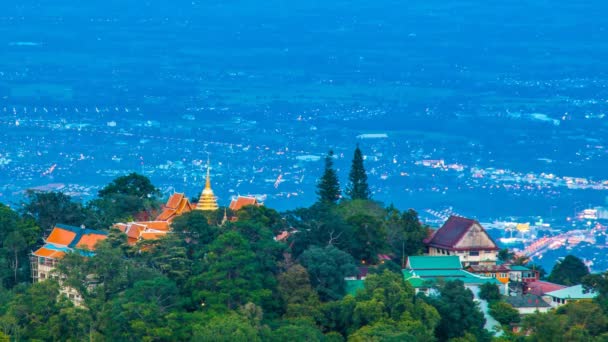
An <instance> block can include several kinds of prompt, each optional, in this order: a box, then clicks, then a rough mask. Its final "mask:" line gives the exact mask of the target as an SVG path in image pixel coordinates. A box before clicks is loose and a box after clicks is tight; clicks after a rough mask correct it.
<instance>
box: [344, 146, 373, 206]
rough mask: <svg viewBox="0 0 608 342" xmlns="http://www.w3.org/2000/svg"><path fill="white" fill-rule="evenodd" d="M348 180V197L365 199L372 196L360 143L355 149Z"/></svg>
mask: <svg viewBox="0 0 608 342" xmlns="http://www.w3.org/2000/svg"><path fill="white" fill-rule="evenodd" d="M348 180H349V184H348V186H347V188H346V194H347V195H348V197H350V198H351V199H363V200H367V199H370V198H371V191H370V190H369V186H368V185H367V173H366V172H365V167H364V166H363V154H362V153H361V149H359V145H357V148H356V149H355V154H354V156H353V162H352V165H351V169H350V173H349V174H348Z"/></svg>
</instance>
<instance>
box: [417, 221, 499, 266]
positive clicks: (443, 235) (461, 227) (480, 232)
mask: <svg viewBox="0 0 608 342" xmlns="http://www.w3.org/2000/svg"><path fill="white" fill-rule="evenodd" d="M424 242H425V244H426V247H427V249H428V252H427V255H429V256H451V255H456V256H458V257H459V258H460V262H461V263H462V265H463V266H464V267H468V266H475V265H496V261H497V259H498V250H499V248H498V246H497V245H496V243H495V242H494V240H492V238H491V237H490V236H489V235H488V233H487V232H486V230H485V229H484V228H483V227H482V226H481V224H479V222H477V221H475V220H471V219H467V218H464V217H459V216H450V218H449V219H448V220H447V221H446V222H445V223H444V224H443V226H442V227H441V228H439V229H438V230H436V231H435V232H434V233H433V234H432V235H431V236H430V237H429V238H427V239H426V240H425V241H424Z"/></svg>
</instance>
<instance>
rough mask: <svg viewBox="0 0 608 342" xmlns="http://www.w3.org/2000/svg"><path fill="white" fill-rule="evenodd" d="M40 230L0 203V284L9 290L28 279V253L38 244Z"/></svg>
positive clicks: (27, 219)
mask: <svg viewBox="0 0 608 342" xmlns="http://www.w3.org/2000/svg"><path fill="white" fill-rule="evenodd" d="M40 233H41V231H40V228H38V226H37V225H36V224H35V223H34V221H33V220H32V219H30V218H27V217H26V218H21V217H19V215H18V214H17V212H15V211H13V210H12V209H11V208H9V207H7V206H5V205H4V204H1V203H0V284H1V285H2V286H4V287H7V288H10V287H13V286H15V285H16V284H18V283H19V282H23V281H28V280H29V279H30V273H29V272H30V265H29V259H28V252H29V251H30V250H31V249H33V247H34V246H35V245H36V243H37V242H38V239H39V236H40Z"/></svg>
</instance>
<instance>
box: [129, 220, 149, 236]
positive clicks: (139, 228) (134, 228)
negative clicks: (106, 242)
mask: <svg viewBox="0 0 608 342" xmlns="http://www.w3.org/2000/svg"><path fill="white" fill-rule="evenodd" d="M144 230H146V226H143V225H140V224H137V223H132V224H131V226H130V227H129V230H128V231H127V236H128V237H130V238H133V239H137V238H138V237H139V235H140V234H141V232H143V231H144Z"/></svg>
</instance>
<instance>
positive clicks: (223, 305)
mask: <svg viewBox="0 0 608 342" xmlns="http://www.w3.org/2000/svg"><path fill="white" fill-rule="evenodd" d="M206 250H207V252H206V254H205V256H204V258H203V260H202V262H201V265H200V271H197V269H196V268H195V270H194V271H195V273H194V274H195V275H194V276H193V277H191V279H190V281H189V282H190V284H189V288H190V291H192V298H193V300H194V302H195V303H200V305H202V306H209V307H211V308H213V309H217V310H223V309H235V308H237V307H238V306H240V305H244V304H245V303H247V302H253V303H257V304H261V303H263V302H264V301H265V300H267V299H268V298H270V297H272V291H271V290H269V289H266V288H264V274H263V272H262V269H261V266H260V265H259V263H258V262H257V261H256V256H255V252H254V251H253V250H252V249H251V245H250V243H249V242H247V240H246V239H245V238H244V237H243V236H242V235H241V234H239V233H237V232H233V231H229V232H225V233H223V234H221V235H220V236H219V237H218V238H217V239H216V240H215V241H213V242H212V243H211V244H210V245H209V246H208V248H207V249H206Z"/></svg>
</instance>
